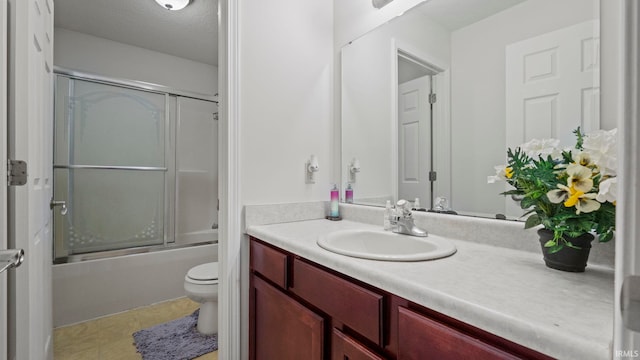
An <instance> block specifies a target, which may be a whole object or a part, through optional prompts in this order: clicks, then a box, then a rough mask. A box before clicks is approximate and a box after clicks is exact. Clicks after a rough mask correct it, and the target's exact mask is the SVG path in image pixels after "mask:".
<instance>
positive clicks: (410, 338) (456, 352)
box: [398, 307, 519, 360]
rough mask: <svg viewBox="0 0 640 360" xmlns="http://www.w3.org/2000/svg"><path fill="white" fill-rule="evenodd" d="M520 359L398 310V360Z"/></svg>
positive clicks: (433, 322) (422, 316) (404, 309)
mask: <svg viewBox="0 0 640 360" xmlns="http://www.w3.org/2000/svg"><path fill="white" fill-rule="evenodd" d="M518 358H519V357H516V356H514V355H512V354H510V353H508V352H505V351H502V350H500V349H498V348H496V347H493V346H491V345H489V344H487V343H485V342H482V341H480V340H478V339H476V338H473V337H471V336H469V335H466V334H464V333H462V332H460V331H457V330H455V329H453V328H451V327H448V326H446V325H443V324H441V323H439V322H437V321H434V320H432V319H429V318H428V317H426V316H424V315H422V314H419V313H416V312H414V311H411V310H409V309H406V308H403V307H399V308H398V360H429V359H434V360H458V359H474V360H507V359H518Z"/></svg>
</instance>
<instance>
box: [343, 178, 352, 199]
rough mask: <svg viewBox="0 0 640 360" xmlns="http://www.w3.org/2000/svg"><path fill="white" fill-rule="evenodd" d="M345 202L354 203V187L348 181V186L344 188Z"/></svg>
mask: <svg viewBox="0 0 640 360" xmlns="http://www.w3.org/2000/svg"><path fill="white" fill-rule="evenodd" d="M344 202H346V203H347V204H353V188H352V187H351V184H350V183H347V188H346V189H345V190H344Z"/></svg>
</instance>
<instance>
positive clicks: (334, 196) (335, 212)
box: [329, 184, 340, 218]
mask: <svg viewBox="0 0 640 360" xmlns="http://www.w3.org/2000/svg"><path fill="white" fill-rule="evenodd" d="M339 200H340V190H338V185H336V184H333V188H332V189H331V211H330V213H329V216H331V217H332V218H337V217H340V207H339V204H338V202H339Z"/></svg>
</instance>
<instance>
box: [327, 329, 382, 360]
mask: <svg viewBox="0 0 640 360" xmlns="http://www.w3.org/2000/svg"><path fill="white" fill-rule="evenodd" d="M331 342H332V344H331V360H384V358H383V357H382V356H380V355H378V354H376V353H374V352H373V351H371V350H369V349H367V348H366V347H365V346H364V345H362V344H360V343H359V342H357V341H356V340H354V339H352V338H350V337H349V336H347V335H345V334H343V333H342V331H340V330H338V329H336V328H334V329H333V331H332V333H331Z"/></svg>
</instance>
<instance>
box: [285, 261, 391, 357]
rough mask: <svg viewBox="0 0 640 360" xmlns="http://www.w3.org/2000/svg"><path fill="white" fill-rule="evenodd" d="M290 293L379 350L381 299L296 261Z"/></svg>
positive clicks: (372, 293)
mask: <svg viewBox="0 0 640 360" xmlns="http://www.w3.org/2000/svg"><path fill="white" fill-rule="evenodd" d="M291 291H293V293H295V294H296V295H298V296H300V297H301V298H303V299H305V300H307V301H308V302H310V303H311V304H313V305H314V306H316V307H318V308H319V309H320V310H322V311H324V312H326V313H327V314H329V316H331V317H332V318H334V319H336V320H338V321H339V322H342V323H343V324H345V325H346V326H348V327H350V328H351V329H353V330H354V331H356V332H358V333H359V334H360V335H363V336H365V337H366V338H367V339H369V340H371V341H373V342H375V343H376V344H378V345H380V346H382V345H383V343H382V310H383V295H380V294H377V293H375V292H373V291H370V290H367V289H365V288H363V287H360V286H358V285H355V284H353V283H351V282H349V281H347V280H345V279H342V278H340V277H338V276H335V275H333V274H330V273H328V272H326V271H324V270H322V269H319V268H317V267H315V266H313V265H311V264H308V263H306V262H304V261H301V260H299V259H294V260H293V286H292V287H291Z"/></svg>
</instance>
